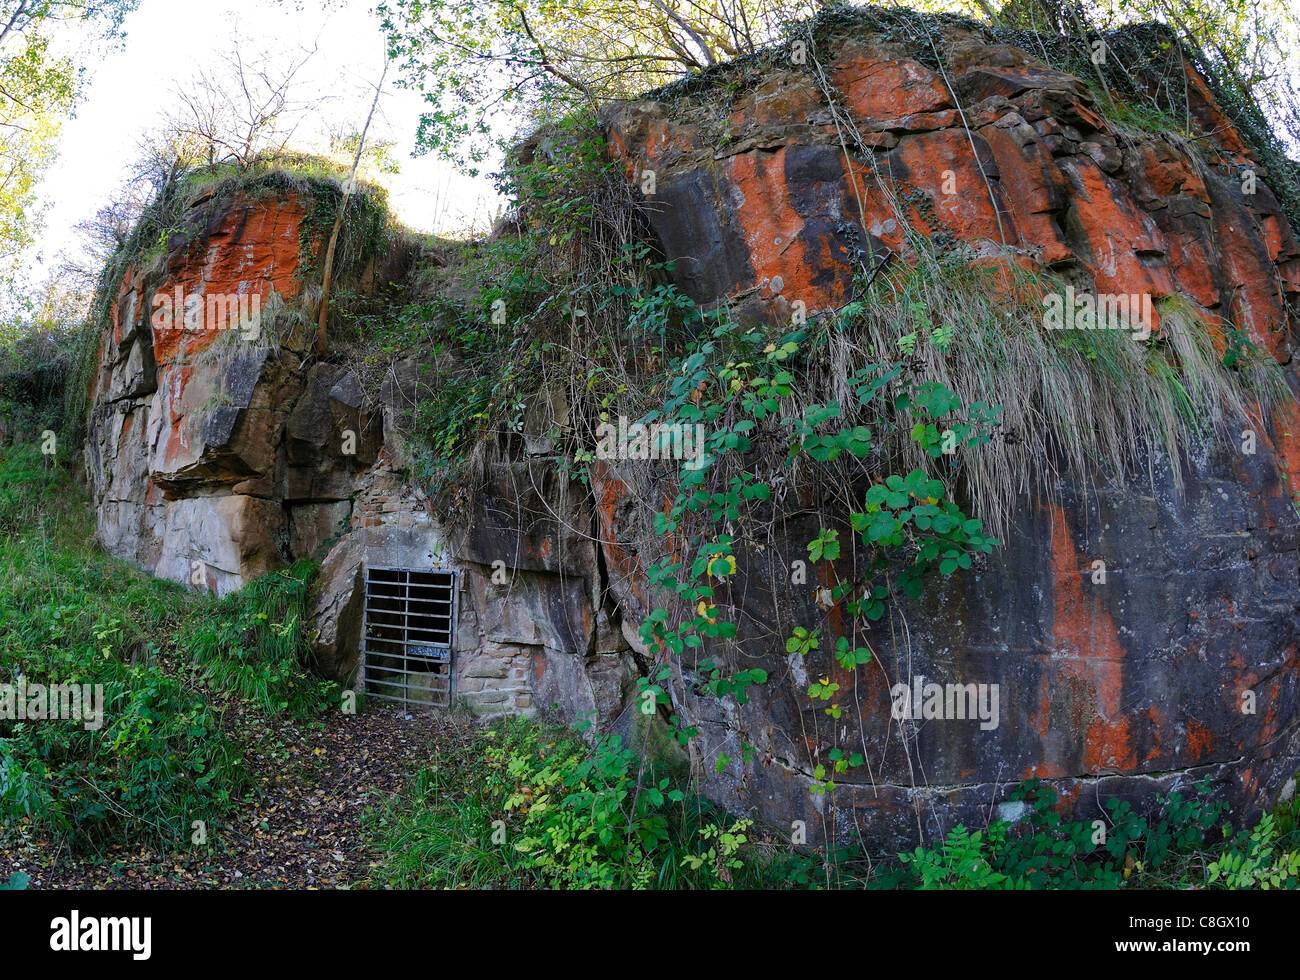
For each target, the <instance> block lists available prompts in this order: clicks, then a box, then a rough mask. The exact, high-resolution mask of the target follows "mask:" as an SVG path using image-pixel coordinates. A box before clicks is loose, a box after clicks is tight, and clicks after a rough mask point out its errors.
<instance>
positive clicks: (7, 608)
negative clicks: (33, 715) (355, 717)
mask: <svg viewBox="0 0 1300 980" xmlns="http://www.w3.org/2000/svg"><path fill="white" fill-rule="evenodd" d="M88 509H89V508H88V503H87V501H86V499H85V496H84V493H82V492H81V491H80V490H79V489H78V488H77V486H76V484H75V483H74V482H73V481H72V480H71V479H70V476H69V474H67V473H66V472H64V471H61V470H59V469H56V468H54V467H52V466H51V464H50V462H49V459H48V458H47V457H42V456H41V455H40V454H39V453H38V452H37V451H36V449H35V447H32V446H19V447H15V448H12V449H9V450H4V451H0V650H2V651H3V653H4V656H3V657H2V658H0V683H4V684H13V683H15V682H16V680H17V678H18V677H20V676H22V677H25V678H26V681H27V683H28V684H29V685H31V684H38V683H39V684H52V683H76V684H92V685H94V684H102V685H103V688H104V721H103V727H102V728H100V729H98V730H95V729H90V730H88V729H87V728H85V727H84V725H82V724H78V723H75V722H53V723H40V724H36V723H31V722H27V723H20V722H9V721H5V722H0V815H3V818H4V826H5V828H6V830H5V833H18V834H22V835H25V836H28V837H35V838H38V839H44V840H48V841H51V842H53V843H60V842H62V843H66V844H68V845H71V846H73V847H76V848H82V849H85V848H93V847H96V846H99V845H101V844H103V843H105V842H107V841H147V842H150V843H157V844H162V845H168V844H170V845H177V844H178V843H180V842H182V841H185V840H188V838H189V834H190V826H191V822H192V821H194V820H203V821H205V822H207V824H208V825H209V826H210V827H213V828H216V827H218V826H219V820H220V817H221V816H222V815H223V814H225V813H227V812H228V811H229V809H230V807H231V806H232V805H233V804H234V803H236V802H237V801H238V800H240V799H241V798H242V795H243V794H245V793H247V792H250V791H251V790H252V788H251V787H250V786H249V785H248V784H247V781H246V772H245V768H244V764H243V761H242V760H243V757H244V755H245V754H246V753H245V750H244V749H243V747H242V746H241V745H240V741H241V739H244V738H251V737H255V735H254V734H253V733H250V732H249V731H246V730H245V731H241V730H240V728H239V726H238V725H236V724H235V722H236V721H237V719H239V718H240V717H243V716H248V717H249V718H255V717H256V716H258V715H261V716H263V717H272V716H275V715H279V714H284V715H286V716H290V717H296V718H303V719H305V718H310V717H314V716H315V715H317V714H319V713H320V712H321V711H322V710H324V708H325V707H326V706H327V705H330V704H336V703H337V698H335V697H334V696H333V688H332V686H331V685H328V684H326V683H325V682H323V681H321V680H319V679H313V678H312V677H311V676H310V675H309V674H308V672H307V671H306V670H305V668H304V664H303V656H304V654H305V652H306V649H307V647H306V640H305V635H304V631H303V620H302V609H303V602H304V598H305V593H306V582H307V578H308V576H309V574H310V568H309V567H308V566H305V565H299V566H295V567H294V568H292V569H289V570H287V571H285V572H281V573H276V574H273V575H269V576H267V577H266V578H264V579H262V580H260V581H258V582H256V583H254V584H253V585H251V586H250V587H248V588H246V589H244V590H242V591H241V592H239V593H238V594H236V595H234V596H231V597H228V598H226V599H224V600H217V599H215V598H213V597H211V596H207V595H202V594H197V593H192V592H187V591H186V590H184V589H182V588H181V587H179V586H176V585H173V584H171V583H167V582H163V581H161V580H158V579H155V578H153V577H151V576H149V575H147V574H146V573H144V572H141V571H139V570H137V569H134V568H132V567H131V566H129V565H127V564H126V563H124V562H121V561H118V560H116V559H112V558H109V557H106V556H105V555H103V554H102V553H101V552H99V551H98V550H97V548H96V547H95V546H94V544H93V543H92V542H91V541H88V540H87V535H86V532H85V529H86V522H87V520H88V517H87V514H88Z"/></svg>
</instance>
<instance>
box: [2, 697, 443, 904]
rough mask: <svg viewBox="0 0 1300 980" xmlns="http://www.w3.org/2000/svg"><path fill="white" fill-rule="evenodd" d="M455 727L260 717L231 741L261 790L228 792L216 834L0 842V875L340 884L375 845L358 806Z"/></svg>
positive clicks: (382, 795) (67, 881)
mask: <svg viewBox="0 0 1300 980" xmlns="http://www.w3.org/2000/svg"><path fill="white" fill-rule="evenodd" d="M467 737H468V736H467V734H466V732H465V730H464V729H462V728H460V727H458V726H456V725H454V724H452V723H450V722H447V721H443V720H439V719H436V718H431V717H428V716H421V715H416V716H409V715H406V714H405V713H404V712H402V711H399V710H397V709H394V708H388V707H385V708H375V709H368V710H367V711H366V712H365V713H364V714H361V715H358V716H347V715H344V714H341V713H331V714H330V715H328V716H326V717H325V718H323V719H321V720H320V721H318V722H313V723H304V724H293V723H284V722H280V723H274V724H270V725H268V724H267V723H266V722H265V721H264V720H258V721H257V722H256V723H255V727H254V728H253V729H251V730H250V729H244V734H243V737H242V738H241V740H240V742H239V743H238V744H241V745H245V746H248V747H249V748H250V749H251V750H252V754H251V755H249V756H248V758H247V762H248V765H249V768H250V770H251V773H252V777H253V780H254V781H255V783H256V784H257V785H259V786H261V787H262V788H263V789H264V792H263V793H261V794H258V796H257V797H256V798H255V799H254V800H253V801H252V802H250V803H246V804H245V803H240V804H237V805H236V806H235V807H234V808H233V809H232V811H231V813H230V814H229V816H228V817H227V818H226V819H227V821H228V822H227V824H226V826H225V827H224V829H223V828H215V831H216V832H215V833H214V834H213V838H212V839H215V840H217V841H218V843H217V844H215V845H213V844H210V845H208V846H194V847H191V848H188V849H185V850H181V851H177V852H175V853H170V854H168V853H164V852H162V851H157V850H150V849H144V850H138V849H134V850H110V851H107V852H105V853H103V854H100V855H89V856H76V857H73V856H70V855H68V854H67V853H66V851H65V852H63V853H53V852H50V851H47V850H46V849H45V848H43V847H42V846H41V845H40V844H39V843H31V844H29V845H28V846H27V848H26V851H25V853H20V854H15V853H14V852H13V851H12V850H11V851H10V853H9V854H7V855H5V854H0V879H2V880H8V877H9V875H10V874H11V873H12V872H14V871H22V872H24V873H25V874H27V875H28V876H29V877H30V878H31V882H30V884H29V885H28V887H30V888H96V889H99V888H137V889H155V888H159V889H161V888H213V887H221V888H294V889H302V888H339V887H355V886H357V885H359V884H361V885H364V881H365V879H366V877H367V875H368V873H369V870H370V865H371V863H372V862H373V861H374V860H375V859H376V855H375V854H374V852H372V851H371V850H369V849H368V848H367V847H366V838H365V835H364V834H363V832H362V827H361V817H362V813H363V812H364V811H365V810H366V809H367V808H369V807H372V806H375V805H377V804H378V803H380V802H381V801H383V800H384V799H386V798H387V797H389V796H391V795H392V794H393V793H394V792H396V791H397V790H398V789H399V788H400V787H401V785H402V784H403V782H404V781H405V779H406V777H407V775H408V774H409V773H410V772H411V771H412V770H413V769H414V768H415V767H416V766H417V765H419V764H420V763H422V762H424V761H426V760H427V759H429V758H430V757H431V756H432V755H433V753H434V752H436V751H437V749H438V747H439V745H440V744H441V745H445V744H447V743H448V741H449V740H454V741H456V742H459V741H463V740H465V739H466V738H467Z"/></svg>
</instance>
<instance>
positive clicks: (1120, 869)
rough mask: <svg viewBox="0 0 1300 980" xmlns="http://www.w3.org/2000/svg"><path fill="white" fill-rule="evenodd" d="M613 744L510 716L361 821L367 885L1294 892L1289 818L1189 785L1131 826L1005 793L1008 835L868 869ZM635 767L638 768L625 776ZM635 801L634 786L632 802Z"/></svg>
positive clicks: (963, 833) (956, 842)
mask: <svg viewBox="0 0 1300 980" xmlns="http://www.w3.org/2000/svg"><path fill="white" fill-rule="evenodd" d="M655 756H656V754H655V752H653V751H647V750H646V749H645V747H641V748H640V749H637V748H634V747H632V746H629V745H625V744H624V742H623V740H622V739H620V738H619V737H617V736H610V735H606V736H602V737H600V738H598V739H596V740H595V741H594V742H584V741H583V740H582V739H581V738H579V737H578V736H577V735H576V734H575V733H574V732H572V731H569V732H566V731H563V730H561V729H556V728H552V727H549V726H547V725H545V724H538V723H536V722H532V721H524V720H521V719H513V720H508V721H502V722H499V723H497V724H496V725H495V726H494V727H492V728H490V729H486V730H483V731H481V732H479V733H477V734H476V735H474V736H473V737H471V738H469V739H467V740H466V741H464V742H463V743H461V744H459V745H457V746H455V747H454V749H450V750H449V751H448V752H446V753H445V754H443V755H442V756H441V757H440V758H439V759H438V761H437V762H436V763H434V764H431V765H429V766H427V767H425V768H423V769H421V770H419V772H417V773H416V774H415V775H414V776H413V777H412V779H411V780H410V782H409V784H408V785H407V787H406V789H405V790H404V791H403V792H402V793H401V794H399V795H398V796H397V797H395V798H394V799H393V800H392V801H391V802H389V803H388V804H387V805H385V806H383V807H381V808H379V809H378V810H376V811H375V812H374V813H372V814H371V817H370V820H369V825H368V827H369V831H370V833H371V835H372V836H373V838H374V841H375V843H376V845H377V847H378V848H379V849H380V850H381V851H382V852H383V853H384V854H385V857H384V859H383V861H382V862H381V863H380V864H379V865H378V866H377V867H376V868H375V869H374V872H373V875H372V880H371V882H370V884H371V886H372V887H382V888H555V887H560V888H609V887H614V888H639V889H645V888H649V889H674V888H711V889H717V888H790V887H792V886H793V887H803V888H873V889H879V888H957V889H1063V888H1064V889H1076V888H1087V889H1118V888H1127V889H1133V888H1150V889H1186V888H1195V889H1237V888H1261V889H1271V888H1297V887H1300V828H1298V827H1297V824H1296V818H1295V811H1294V806H1293V804H1283V805H1281V806H1279V807H1278V808H1277V810H1276V811H1274V812H1273V813H1270V814H1265V815H1264V816H1263V817H1262V818H1261V819H1260V821H1259V823H1258V824H1257V825H1256V826H1255V827H1253V828H1247V829H1242V830H1233V829H1232V828H1231V827H1229V826H1227V825H1226V824H1224V823H1223V818H1224V816H1225V814H1224V808H1223V806H1222V804H1216V803H1213V802H1210V801H1209V800H1208V798H1207V797H1206V796H1205V793H1206V791H1207V789H1208V786H1206V785H1201V786H1198V787H1196V788H1195V791H1194V792H1193V793H1190V794H1186V793H1171V794H1169V795H1168V796H1166V797H1162V798H1161V799H1159V800H1158V801H1156V804H1155V806H1154V807H1153V808H1152V812H1151V813H1150V815H1148V816H1140V815H1139V814H1138V813H1137V812H1136V811H1135V810H1134V809H1133V808H1132V806H1131V805H1130V804H1129V803H1127V802H1125V801H1122V800H1118V799H1109V800H1106V801H1105V807H1104V808H1105V812H1106V818H1105V819H1102V820H1098V821H1077V822H1074V821H1068V820H1065V819H1063V818H1062V816H1061V814H1060V812H1059V811H1058V804H1059V797H1058V796H1057V794H1056V793H1055V791H1054V790H1052V789H1051V787H1050V786H1047V785H1044V784H1040V783H1039V782H1038V781H1036V780H1032V781H1029V782H1027V783H1024V784H1022V785H1020V786H1019V787H1017V788H1016V789H1015V790H1014V791H1013V792H1012V793H1011V796H1010V799H1011V801H1012V802H1013V803H1016V802H1018V803H1021V804H1022V805H1023V808H1024V813H1023V815H1022V816H1021V818H1020V819H1018V820H1017V822H1015V823H1007V822H1005V821H1001V820H998V821H993V822H991V823H990V824H988V825H987V826H985V827H982V828H980V829H978V830H969V829H967V828H965V827H962V826H957V827H954V828H953V829H952V830H951V831H950V832H949V833H948V835H947V837H946V838H945V839H944V840H943V841H940V842H937V843H936V844H934V845H933V846H929V847H918V848H916V849H915V850H912V851H909V852H906V853H904V854H900V855H896V856H887V857H885V858H884V859H881V858H880V857H878V856H874V855H868V854H866V853H864V852H863V851H861V850H860V849H854V848H847V847H839V848H829V849H826V850H824V851H822V852H816V851H813V850H811V849H809V848H807V847H799V846H795V845H793V844H791V843H790V842H789V840H788V838H785V837H784V836H783V835H781V834H779V833H778V832H776V831H774V830H772V829H770V828H765V827H763V826H761V825H757V824H755V823H754V822H753V821H751V820H748V819H738V818H736V817H733V816H729V815H726V814H724V813H721V812H720V811H718V810H717V809H716V808H714V807H713V806H712V805H710V804H708V803H707V802H706V801H703V800H701V799H699V798H698V797H696V796H694V795H692V794H691V793H689V791H687V790H686V789H685V788H684V786H685V784H684V783H682V782H681V781H680V778H679V775H678V774H677V773H675V772H674V768H673V767H672V766H671V765H669V766H666V767H665V766H664V765H662V764H659V765H656V764H655V763H654V762H653V761H651V760H653V759H654V758H655ZM643 760H646V762H645V766H644V770H642V762H643ZM638 787H639V788H638Z"/></svg>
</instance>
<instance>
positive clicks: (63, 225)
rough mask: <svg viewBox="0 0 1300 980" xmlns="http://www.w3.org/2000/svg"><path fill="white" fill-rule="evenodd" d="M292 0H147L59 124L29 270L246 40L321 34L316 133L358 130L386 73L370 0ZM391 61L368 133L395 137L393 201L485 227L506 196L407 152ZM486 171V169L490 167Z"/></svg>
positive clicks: (402, 208)
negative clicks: (202, 78)
mask: <svg viewBox="0 0 1300 980" xmlns="http://www.w3.org/2000/svg"><path fill="white" fill-rule="evenodd" d="M302 6H303V8H304V9H302V10H295V9H294V7H293V4H283V5H278V4H271V3H266V2H263V0H143V2H142V3H141V4H140V7H139V9H138V10H136V11H135V12H134V13H132V14H130V15H129V16H128V17H127V19H126V23H125V25H124V26H125V30H126V40H125V43H124V44H122V45H120V46H116V47H110V48H109V49H108V50H106V51H103V52H102V57H96V58H93V59H92V60H91V63H90V66H89V74H88V77H87V84H86V88H85V96H84V98H83V100H82V102H81V103H80V105H79V107H78V109H77V114H76V116H75V118H73V119H71V120H69V121H68V122H67V123H66V124H65V126H64V129H63V133H62V139H61V147H60V154H59V159H58V161H57V163H56V164H55V165H54V167H53V168H52V169H51V170H50V171H49V173H48V174H47V176H46V178H45V180H44V181H43V182H42V185H41V188H40V192H39V193H40V196H41V199H42V201H43V202H44V203H45V204H46V205H47V206H48V209H49V210H48V212H47V215H46V222H45V233H44V235H43V236H42V237H41V240H40V242H39V246H38V250H39V256H38V261H37V266H36V269H35V270H34V275H33V278H34V279H36V280H40V279H42V278H44V275H43V272H44V270H46V269H48V268H49V267H50V266H51V265H53V264H54V262H55V261H56V259H57V256H58V254H59V252H61V251H65V250H66V251H67V252H69V253H70V254H71V253H73V252H74V251H75V250H76V249H78V248H79V247H80V246H79V241H78V236H77V234H76V232H75V231H74V229H75V226H76V224H77V222H79V221H82V220H83V219H85V218H88V217H90V216H91V215H93V214H94V213H95V211H96V210H97V209H98V208H100V207H101V206H102V205H103V204H105V203H106V202H107V201H108V200H109V199H110V198H111V196H112V195H113V193H114V192H115V191H116V190H117V189H118V188H119V187H120V186H121V184H122V182H123V180H124V179H125V178H126V176H127V169H128V165H129V164H130V163H131V162H132V160H133V159H134V158H135V156H136V148H137V143H138V140H139V139H140V137H141V136H142V135H143V134H145V133H146V132H147V131H149V130H150V129H152V128H154V127H156V126H157V125H158V122H159V116H160V113H162V112H163V111H165V109H166V108H167V107H168V106H169V105H170V104H171V103H172V102H173V101H174V90H175V87H176V86H177V85H178V84H183V83H184V82H185V81H186V80H187V79H188V78H190V77H191V76H192V75H193V73H194V72H195V70H196V69H197V68H199V67H201V66H205V65H213V64H214V62H216V60H217V59H219V58H220V56H221V53H222V52H223V51H229V50H230V49H231V46H232V45H233V43H234V38H235V36H236V28H237V27H238V32H239V34H240V35H241V36H243V37H245V38H246V39H248V38H253V39H255V40H254V41H253V45H252V47H253V49H254V51H253V52H252V53H256V51H258V50H261V49H263V48H266V49H270V50H276V49H282V48H285V49H296V48H297V47H299V46H303V45H305V46H307V47H310V46H311V44H312V43H313V41H314V40H315V39H316V38H317V36H318V35H319V50H318V51H317V53H316V54H315V55H314V56H313V57H312V59H311V61H309V62H308V64H307V66H306V68H305V69H304V71H303V76H302V77H304V78H305V80H306V84H305V86H304V90H303V91H304V93H305V94H306V95H308V96H310V95H315V94H329V95H333V96H337V97H338V102H337V104H336V105H332V106H328V107H326V108H325V109H324V110H323V114H324V115H325V117H326V118H320V119H317V120H316V122H315V125H314V127H313V129H314V132H311V131H308V132H301V133H300V134H301V135H302V136H305V137H308V138H312V137H317V138H319V137H320V135H321V134H323V133H324V131H325V123H326V122H327V121H329V119H330V118H333V119H334V120H335V121H343V120H351V121H352V123H351V124H352V126H353V128H359V127H360V125H361V123H362V122H363V121H364V119H365V113H366V111H367V110H368V108H369V105H370V99H371V97H372V94H373V93H372V91H371V90H369V86H370V85H371V84H373V82H374V81H376V80H378V78H379V75H380V73H381V71H382V70H383V56H384V44H383V38H382V35H381V33H380V30H379V26H378V20H377V19H376V18H375V17H374V15H373V14H371V13H370V10H369V7H370V3H369V0H347V2H345V3H341V4H337V5H336V6H335V9H332V10H330V11H322V10H321V9H320V4H319V3H315V2H312V0H305V2H304V3H303V4H302ZM396 74H397V72H396V66H395V65H394V66H393V67H392V68H390V70H389V73H388V83H387V84H386V85H385V91H386V93H387V97H386V98H385V99H384V101H383V102H382V103H381V112H382V118H380V119H377V121H376V123H374V124H372V127H371V136H380V137H382V138H386V139H391V140H395V141H396V143H397V147H396V150H395V156H396V157H397V159H398V161H399V162H400V164H401V170H402V172H401V173H400V174H398V175H389V176H385V177H384V178H383V179H382V181H381V182H382V183H384V184H386V186H387V187H388V190H389V192H390V194H391V202H390V206H391V208H392V210H393V211H394V212H395V213H396V214H397V216H398V217H399V218H400V219H401V220H402V221H403V223H405V224H406V225H408V226H410V227H413V228H417V229H419V230H423V231H437V232H443V233H448V232H455V231H458V230H461V229H463V228H465V227H466V226H469V225H475V226H478V227H480V228H481V227H483V226H484V225H486V224H487V223H488V222H489V221H490V220H491V218H492V216H493V215H494V214H495V213H496V211H497V209H498V207H499V206H500V205H499V201H498V199H497V197H496V195H495V192H494V191H493V189H492V185H491V181H490V180H488V179H487V178H486V177H481V178H478V179H471V178H468V177H464V176H462V175H460V174H457V173H455V172H454V171H453V170H452V168H450V167H449V166H447V165H445V164H441V163H439V162H437V161H435V160H434V159H433V158H432V157H430V156H425V157H420V158H415V159H412V158H411V155H410V154H411V150H412V148H413V146H414V142H415V139H414V138H415V131H416V125H417V123H418V120H419V115H420V108H421V100H420V97H419V95H418V93H414V92H408V91H403V90H399V89H397V88H396V86H395V85H393V84H392V82H393V81H394V79H395V77H396ZM488 169H490V168H488Z"/></svg>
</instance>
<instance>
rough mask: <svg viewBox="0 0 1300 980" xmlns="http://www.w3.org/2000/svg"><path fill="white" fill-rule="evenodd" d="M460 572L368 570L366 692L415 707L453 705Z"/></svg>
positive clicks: (364, 649) (364, 647)
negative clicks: (458, 573)
mask: <svg viewBox="0 0 1300 980" xmlns="http://www.w3.org/2000/svg"><path fill="white" fill-rule="evenodd" d="M455 632H456V573H455V572H420V571H415V570H413V569H407V568H370V567H367V568H366V603H365V612H364V619H363V626H362V634H361V635H362V641H361V652H362V665H363V670H364V672H365V685H366V688H365V689H366V692H367V693H368V694H369V695H370V696H371V697H375V698H380V699H382V700H385V701H396V702H398V703H400V704H405V705H408V706H414V707H434V706H437V707H444V708H445V707H447V706H449V705H450V704H451V638H452V637H453V636H454V635H455Z"/></svg>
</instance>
